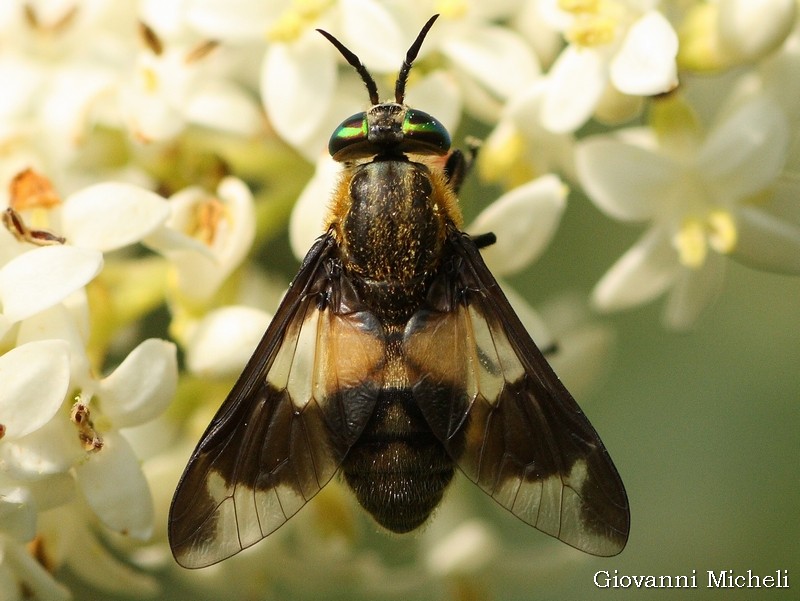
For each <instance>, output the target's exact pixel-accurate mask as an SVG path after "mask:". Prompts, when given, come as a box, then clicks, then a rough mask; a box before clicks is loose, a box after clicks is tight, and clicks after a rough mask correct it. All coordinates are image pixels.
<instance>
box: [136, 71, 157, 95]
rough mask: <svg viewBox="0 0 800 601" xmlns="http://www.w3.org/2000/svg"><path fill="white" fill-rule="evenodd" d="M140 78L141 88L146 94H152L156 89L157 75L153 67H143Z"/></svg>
mask: <svg viewBox="0 0 800 601" xmlns="http://www.w3.org/2000/svg"><path fill="white" fill-rule="evenodd" d="M140 76H141V78H142V88H143V89H144V91H145V92H147V93H148V94H154V93H155V92H156V91H157V90H158V75H157V74H156V71H155V69H151V68H150V67H145V68H143V69H142V70H141V71H140Z"/></svg>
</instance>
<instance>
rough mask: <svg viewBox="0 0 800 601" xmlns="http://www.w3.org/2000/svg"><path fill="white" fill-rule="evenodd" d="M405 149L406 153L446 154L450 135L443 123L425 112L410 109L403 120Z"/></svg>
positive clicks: (448, 148)
mask: <svg viewBox="0 0 800 601" xmlns="http://www.w3.org/2000/svg"><path fill="white" fill-rule="evenodd" d="M402 131H403V137H404V140H403V148H404V150H405V151H406V152H419V153H425V154H431V153H432V154H445V153H447V151H448V150H450V134H449V133H448V132H447V129H445V127H444V125H442V124H441V122H440V121H439V120H438V119H436V118H434V117H432V116H431V115H429V114H428V113H426V112H424V111H418V110H415V109H408V110H407V111H406V116H405V119H404V120H403V126H402Z"/></svg>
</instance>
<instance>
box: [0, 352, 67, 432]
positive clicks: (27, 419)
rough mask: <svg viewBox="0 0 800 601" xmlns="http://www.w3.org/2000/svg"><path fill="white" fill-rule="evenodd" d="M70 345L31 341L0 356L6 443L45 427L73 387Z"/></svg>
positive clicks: (0, 397) (1, 414) (1, 419)
mask: <svg viewBox="0 0 800 601" xmlns="http://www.w3.org/2000/svg"><path fill="white" fill-rule="evenodd" d="M69 371H70V370H69V345H68V343H67V342H66V341H64V340H41V341H38V342H29V343H27V344H23V345H22V346H18V347H16V348H13V349H11V350H10V351H8V352H7V353H6V354H4V355H2V356H0V382H2V383H3V385H2V386H0V423H2V425H3V426H5V429H6V432H5V437H4V438H5V440H15V439H17V438H20V437H22V436H25V435H26V434H30V433H31V432H33V431H35V430H37V429H39V428H41V427H42V426H43V425H44V424H45V423H47V422H48V421H49V420H50V419H51V418H52V417H53V416H54V415H55V414H56V411H57V410H58V408H59V407H60V406H61V403H63V402H64V396H65V395H66V394H67V389H68V388H69V377H70V373H69Z"/></svg>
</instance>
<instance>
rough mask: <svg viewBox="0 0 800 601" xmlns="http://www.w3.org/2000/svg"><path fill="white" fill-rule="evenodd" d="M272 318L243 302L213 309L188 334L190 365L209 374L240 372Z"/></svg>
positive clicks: (196, 370) (199, 371)
mask: <svg viewBox="0 0 800 601" xmlns="http://www.w3.org/2000/svg"><path fill="white" fill-rule="evenodd" d="M271 319H272V316H271V315H269V314H268V313H266V312H264V311H262V310H260V309H256V308H254V307H245V306H242V305H235V306H226V307H222V308H220V309H216V310H214V311H210V312H209V313H208V314H207V315H206V316H205V317H203V319H201V320H200V321H199V322H198V323H197V324H196V326H194V327H193V328H192V330H191V333H190V334H189V336H188V341H187V352H186V363H187V367H188V368H189V370H190V371H191V372H193V373H197V374H202V375H203V376H206V377H208V376H215V375H222V374H236V373H239V372H241V371H242V369H243V368H244V366H245V364H246V363H247V360H248V359H249V358H250V355H252V354H253V350H254V349H255V348H256V345H257V344H258V342H259V340H261V337H262V336H263V335H264V331H265V330H266V329H267V326H268V325H269V322H270V320H271Z"/></svg>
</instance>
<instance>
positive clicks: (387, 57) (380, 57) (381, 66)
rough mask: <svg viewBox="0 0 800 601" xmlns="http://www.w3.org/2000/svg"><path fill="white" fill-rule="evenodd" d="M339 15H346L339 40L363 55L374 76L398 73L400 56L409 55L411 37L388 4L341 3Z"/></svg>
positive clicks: (358, 0) (369, 0)
mask: <svg viewBox="0 0 800 601" xmlns="http://www.w3.org/2000/svg"><path fill="white" fill-rule="evenodd" d="M339 12H340V13H341V14H342V15H345V16H344V17H343V18H342V19H341V22H340V26H341V27H340V29H341V34H340V38H339V39H341V40H342V42H343V43H344V45H345V46H347V47H348V48H349V49H350V50H351V51H352V52H354V53H355V54H356V55H357V56H360V57H361V58H362V59H363V60H364V61H365V64H366V65H367V67H368V68H369V69H370V71H371V72H372V73H385V72H394V71H396V70H397V57H398V56H402V55H403V54H404V53H405V51H406V44H407V41H408V36H407V35H406V33H405V32H403V31H402V30H401V29H400V26H399V24H398V22H397V20H396V19H395V17H394V16H393V15H392V13H391V11H389V10H387V7H386V5H385V3H383V2H376V1H375V0H339ZM348 15H358V18H352V17H351V16H348Z"/></svg>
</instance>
